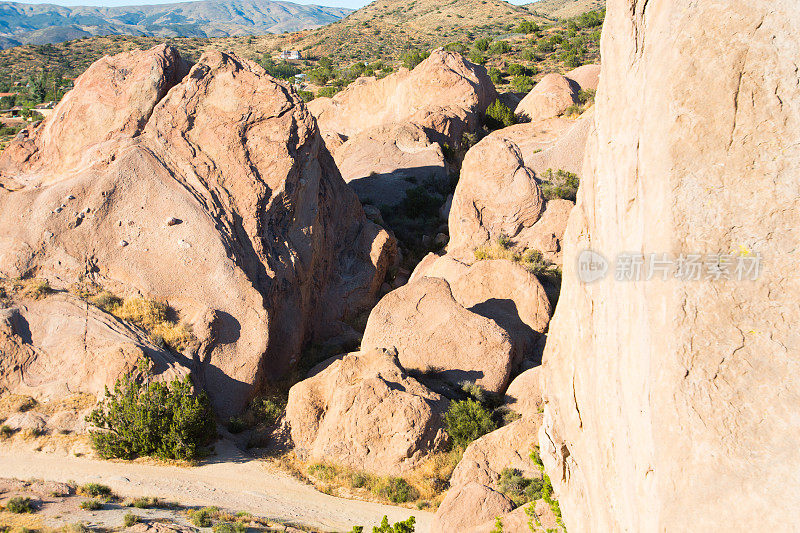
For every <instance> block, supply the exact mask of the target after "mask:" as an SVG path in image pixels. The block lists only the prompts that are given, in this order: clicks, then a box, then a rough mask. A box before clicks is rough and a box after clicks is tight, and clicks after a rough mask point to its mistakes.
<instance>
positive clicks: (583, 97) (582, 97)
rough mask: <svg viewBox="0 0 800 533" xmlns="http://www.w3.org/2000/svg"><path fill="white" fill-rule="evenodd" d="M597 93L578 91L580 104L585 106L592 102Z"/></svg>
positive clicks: (590, 90) (584, 90)
mask: <svg viewBox="0 0 800 533" xmlns="http://www.w3.org/2000/svg"><path fill="white" fill-rule="evenodd" d="M596 93H597V91H595V90H594V89H581V90H580V91H578V102H580V103H582V104H585V103H586V102H589V101H591V100H594V96H595V94H596Z"/></svg>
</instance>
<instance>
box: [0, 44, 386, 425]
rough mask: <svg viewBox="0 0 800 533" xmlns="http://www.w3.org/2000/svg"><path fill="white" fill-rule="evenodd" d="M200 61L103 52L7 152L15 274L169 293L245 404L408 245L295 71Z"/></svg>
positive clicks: (11, 271)
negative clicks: (342, 154)
mask: <svg viewBox="0 0 800 533" xmlns="http://www.w3.org/2000/svg"><path fill="white" fill-rule="evenodd" d="M183 68H184V67H183V63H182V62H181V61H180V58H178V56H177V52H175V51H174V50H173V49H172V48H169V47H165V46H161V47H157V48H154V49H152V50H150V51H146V52H135V53H130V54H122V55H120V56H115V57H114V58H107V59H103V60H101V61H100V62H99V63H98V64H96V65H95V66H94V67H92V68H90V69H89V70H88V71H87V72H86V73H85V74H84V75H83V76H81V77H80V78H79V79H78V81H77V82H76V86H75V89H74V90H73V91H71V92H70V93H69V94H68V95H67V96H66V97H65V98H64V100H63V101H62V102H61V103H60V104H59V105H58V106H57V107H56V109H55V111H54V112H53V114H52V115H51V116H50V117H49V118H48V119H46V120H45V121H44V122H43V123H42V124H41V125H39V126H38V127H36V128H32V129H31V130H30V131H28V132H27V134H26V136H25V135H23V136H22V137H23V138H19V139H17V140H15V141H14V143H12V145H11V146H10V147H9V149H8V150H7V151H5V152H3V154H2V155H0V185H1V186H2V187H0V276H5V277H9V278H12V277H19V276H22V275H27V274H30V273H33V272H35V273H36V275H37V276H38V277H41V278H45V279H48V280H49V281H50V283H51V284H52V285H53V286H54V287H57V288H63V287H67V286H69V285H71V284H73V283H75V282H76V281H77V280H78V279H87V280H89V281H91V282H94V283H95V284H97V285H99V286H102V287H104V288H106V289H108V290H110V291H112V292H114V293H116V294H118V295H119V296H123V297H128V296H134V295H143V296H145V297H147V298H150V299H157V300H164V301H168V302H169V303H170V305H171V306H172V307H174V308H175V309H176V310H177V311H178V312H179V313H180V316H181V317H182V318H183V319H184V320H185V321H187V322H189V323H190V324H191V326H192V327H193V330H194V333H195V335H196V337H197V341H198V342H197V343H196V345H195V346H194V348H193V350H192V353H190V354H187V355H188V356H190V357H191V358H192V359H194V360H195V361H196V362H197V363H198V368H196V374H197V376H198V378H199V379H200V381H201V382H202V383H203V384H204V386H205V387H206V388H207V389H208V391H209V393H210V395H211V398H212V401H213V402H214V405H215V407H216V409H217V410H218V412H219V413H220V414H222V415H223V416H227V415H229V414H232V413H235V412H237V411H238V410H239V409H241V407H242V406H243V405H244V403H245V402H246V401H247V399H248V397H249V396H250V395H251V394H252V393H253V392H254V390H255V389H257V388H258V387H259V386H260V384H261V383H262V382H263V381H264V380H265V379H268V378H269V377H271V376H277V375H279V374H281V373H282V372H285V371H286V370H287V369H288V368H289V366H290V365H291V364H292V363H293V362H294V361H295V360H296V359H297V357H298V356H299V353H300V348H301V346H302V345H303V343H304V342H306V341H308V340H310V339H313V338H321V337H324V336H329V335H337V334H341V333H342V332H346V331H348V330H349V327H348V326H345V325H344V324H343V323H342V320H344V319H347V318H348V317H350V316H355V315H356V314H358V313H359V312H361V311H363V310H364V309H365V308H367V307H368V306H370V305H371V304H372V303H373V302H374V295H375V294H376V292H377V290H378V289H379V287H380V285H381V283H382V282H383V280H384V277H385V272H386V270H387V268H388V266H389V265H390V263H391V261H392V254H393V252H394V249H395V248H394V241H393V239H391V237H389V236H388V234H387V233H386V232H385V231H383V230H382V229H381V228H380V227H379V226H377V225H375V224H373V223H372V222H369V221H368V220H366V219H365V217H364V213H363V210H362V208H361V206H360V204H359V202H358V199H357V198H356V196H355V194H353V193H352V191H351V190H350V189H349V188H348V187H347V185H346V184H345V183H344V181H343V180H342V178H341V176H340V174H339V171H338V170H337V168H336V166H335V164H334V161H333V158H332V157H331V156H330V154H329V153H328V151H327V150H326V148H325V145H324V143H323V141H322V138H321V137H320V134H319V131H318V129H317V126H316V122H315V120H314V118H313V116H312V115H311V114H310V113H309V112H308V110H307V109H306V107H305V105H304V104H303V103H302V101H301V99H300V98H299V97H298V96H297V95H296V94H295V93H294V91H293V90H292V89H291V88H290V87H289V86H288V85H285V84H283V83H282V82H279V81H277V80H275V79H273V78H271V77H270V76H268V75H267V74H266V73H265V72H264V71H263V69H262V68H261V67H260V66H258V65H256V64H254V63H251V62H249V61H242V60H240V59H238V58H236V57H234V56H230V55H227V54H223V53H219V52H210V53H207V54H205V55H204V56H203V57H202V58H201V59H200V60H199V62H198V63H197V64H195V65H194V66H193V67H192V68H191V71H190V72H189V73H188V74H187V75H186V76H183V77H182V74H183ZM170 87H171V88H170ZM105 94H109V95H113V96H114V97H113V98H112V99H110V100H104V99H103V98H104V97H103V95H105ZM89 102H91V104H92V105H91V106H90V105H89V104H88V103H89ZM105 102H108V104H107V105H106V104H105ZM95 109H97V111H95ZM20 220H24V221H25V223H24V224H20V223H19V221H20Z"/></svg>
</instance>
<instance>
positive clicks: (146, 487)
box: [0, 441, 433, 533]
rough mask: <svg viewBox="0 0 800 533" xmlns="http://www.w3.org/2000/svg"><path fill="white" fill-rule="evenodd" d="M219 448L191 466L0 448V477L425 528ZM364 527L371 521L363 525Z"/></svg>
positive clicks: (405, 512)
mask: <svg viewBox="0 0 800 533" xmlns="http://www.w3.org/2000/svg"><path fill="white" fill-rule="evenodd" d="M216 451H217V453H218V455H217V456H215V457H214V458H213V459H211V460H210V461H208V462H206V463H204V464H202V465H200V466H196V467H177V466H168V465H156V464H141V463H125V462H111V461H101V460H96V459H88V458H85V457H74V456H70V455H67V454H53V453H37V452H31V451H29V450H24V449H18V448H16V447H8V446H0V477H11V478H18V479H31V478H39V479H43V480H47V481H73V482H76V483H78V484H81V483H87V482H97V483H103V484H105V485H108V486H109V487H111V488H112V489H113V490H114V491H115V492H116V493H118V494H120V495H121V496H126V497H137V496H157V497H159V498H163V499H165V500H171V501H177V502H179V503H181V504H184V505H216V506H219V507H222V508H225V509H230V510H235V511H247V512H249V513H252V514H254V515H259V516H265V517H269V518H274V519H277V520H289V521H292V522H297V523H301V524H304V525H308V526H312V527H315V528H320V529H323V530H326V531H349V530H350V529H351V528H352V527H353V526H354V525H363V526H373V525H377V524H378V523H379V522H380V520H381V518H383V516H384V515H387V516H388V517H389V519H390V521H392V522H395V521H398V520H405V519H406V518H408V517H409V516H411V515H413V516H415V517H416V523H417V527H416V530H417V531H418V532H421V533H427V532H428V531H429V529H430V524H431V521H432V519H433V514H432V513H429V512H424V511H417V510H414V509H405V508H400V507H392V506H389V505H382V504H378V503H371V502H363V501H357V500H346V499H343V498H336V497H334V496H328V495H326V494H323V493H321V492H319V491H317V490H315V489H314V488H313V487H311V486H309V485H306V484H304V483H301V482H299V481H297V480H296V479H294V478H292V477H291V476H289V475H288V474H286V473H284V472H282V471H280V470H278V469H277V468H276V467H274V466H272V465H269V464H268V463H265V462H263V461H258V460H255V459H253V458H251V457H249V456H247V455H245V454H243V453H241V451H239V450H238V449H237V448H236V447H235V446H234V445H233V444H232V443H229V442H225V441H222V442H218V443H217V445H216ZM365 529H366V530H367V531H370V530H371V527H366V528H365Z"/></svg>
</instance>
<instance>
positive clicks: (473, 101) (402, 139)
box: [309, 50, 497, 206]
mask: <svg viewBox="0 0 800 533" xmlns="http://www.w3.org/2000/svg"><path fill="white" fill-rule="evenodd" d="M496 97H497V95H496V92H495V89H494V85H492V82H491V79H489V77H488V75H487V74H486V69H484V68H483V67H481V66H478V65H473V64H472V63H469V62H468V61H466V60H465V59H464V58H463V57H462V56H461V55H459V54H456V53H453V52H446V51H444V50H436V51H434V52H433V53H432V54H431V56H430V57H429V58H428V59H426V60H425V61H423V62H422V63H420V64H419V65H417V66H416V67H415V68H414V69H413V70H407V69H401V70H400V71H399V72H397V73H394V74H391V75H389V76H387V77H385V78H382V79H376V78H359V79H358V80H356V81H354V82H353V83H352V84H350V85H349V86H348V87H347V88H346V89H345V90H343V91H341V92H340V93H338V94H336V95H335V96H334V97H333V98H317V99H315V100H313V101H312V102H310V103H309V109H310V110H311V112H312V113H313V114H314V116H315V117H316V118H317V121H318V123H319V127H320V129H321V130H322V132H323V136H324V138H325V141H326V143H327V145H328V147H329V149H330V150H331V152H332V153H333V155H334V158H335V160H336V163H337V165H338V166H339V168H340V169H341V171H342V175H343V177H344V179H345V181H347V182H348V183H349V184H350V185H351V187H353V190H355V191H356V193H357V194H358V196H359V198H360V199H361V201H362V202H364V203H371V204H373V205H376V206H384V205H385V206H394V205H396V204H398V203H399V202H401V201H402V200H403V199H404V198H405V193H406V191H407V190H408V189H410V188H412V187H417V186H420V185H423V184H426V183H427V184H428V185H429V187H431V188H437V185H441V184H444V185H446V184H447V181H448V179H449V173H450V167H449V165H448V163H447V161H446V160H445V156H444V153H443V145H444V144H447V145H449V147H450V148H455V147H457V146H459V145H460V143H461V139H462V136H463V134H464V132H467V131H476V130H477V128H478V127H479V126H480V119H481V116H482V115H483V113H484V112H485V111H486V108H487V107H488V106H489V104H491V103H492V102H493V101H494V100H495V98H496Z"/></svg>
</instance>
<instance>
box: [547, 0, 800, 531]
mask: <svg viewBox="0 0 800 533" xmlns="http://www.w3.org/2000/svg"><path fill="white" fill-rule="evenodd" d="M603 31H604V32H605V34H604V39H603V41H602V45H603V47H602V55H603V65H602V75H601V76H600V87H599V90H598V97H597V104H596V110H595V113H596V115H595V120H596V123H597V136H596V139H595V140H594V141H590V147H591V148H590V150H589V154H588V159H587V166H586V170H585V172H584V179H583V183H582V185H581V190H580V192H579V195H578V204H577V207H576V209H575V210H573V212H572V215H571V217H570V222H569V227H568V229H567V234H566V237H565V242H566V246H565V252H564V254H565V260H564V283H563V286H562V292H561V299H560V301H559V304H558V309H557V311H556V314H555V318H554V320H553V322H552V323H551V328H550V333H549V335H548V343H547V348H546V350H545V361H544V373H545V376H544V386H545V390H544V397H545V402H546V404H545V423H544V429H543V431H542V433H541V448H542V457H543V459H544V461H545V465H546V467H547V470H548V473H549V475H550V477H551V479H552V480H553V483H554V486H555V488H556V490H557V493H558V498H559V501H560V503H561V509H562V511H563V515H564V520H565V522H566V526H567V530H569V531H642V532H654V531H752V530H753V529H756V530H762V531H791V530H793V529H795V528H796V527H797V526H796V519H795V516H796V514H797V513H796V510H797V508H798V506H799V505H800V478H798V476H797V472H798V471H800V447H798V446H797V435H798V434H800V417H798V414H797V406H798V404H800V381H798V379H797V376H798V373H799V372H800V356H799V355H798V354H799V353H800V336H798V332H797V324H798V322H800V307H798V305H797V302H798V300H800V283H799V282H798V277H797V265H798V253H799V252H798V250H800V235H798V229H797V228H798V221H800V204H798V201H797V198H798V183H800V143H799V142H798V132H800V73H798V69H797V66H796V61H797V57H798V56H800V41H798V39H797V35H798V32H799V31H800V12H798V10H797V5H796V3H795V2H789V1H785V0H778V1H769V2H767V1H755V2H743V1H733V2H724V3H713V2H712V3H707V2H701V3H698V2H690V1H688V0H670V1H667V0H650V1H649V2H635V1H631V0H611V1H609V2H608V14H607V16H606V20H605V25H604V27H603ZM587 248H591V249H593V250H595V251H596V252H598V253H600V254H602V255H603V256H605V257H606V258H608V259H609V260H611V261H613V260H614V258H615V257H617V255H618V254H619V253H623V252H631V251H640V252H642V253H655V254H660V253H667V254H671V255H672V256H673V257H677V256H678V255H679V254H681V253H684V254H689V253H700V254H732V255H733V256H734V258H733V262H732V265H731V270H730V272H731V274H732V277H733V278H734V279H732V280H729V281H726V280H725V279H720V280H718V281H713V280H711V279H701V280H698V281H684V280H679V279H674V278H670V279H668V280H667V281H661V280H660V276H656V279H653V280H650V281H644V280H643V279H642V280H640V281H636V282H616V281H614V278H613V266H612V271H611V272H610V273H609V275H608V276H607V277H605V278H603V279H602V280H601V281H597V282H595V283H592V284H583V283H581V281H580V279H579V278H578V271H577V264H576V263H577V259H578V255H579V254H580V253H581V252H582V251H583V250H585V249H587ZM756 254H760V255H761V260H762V266H763V269H762V271H761V273H760V275H759V276H758V278H757V279H756V280H755V281H749V280H746V281H739V280H737V279H736V274H735V270H734V269H735V266H736V262H737V261H738V260H737V259H736V257H737V256H744V257H751V258H752V257H756ZM612 265H613V263H612ZM704 271H705V269H704Z"/></svg>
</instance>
